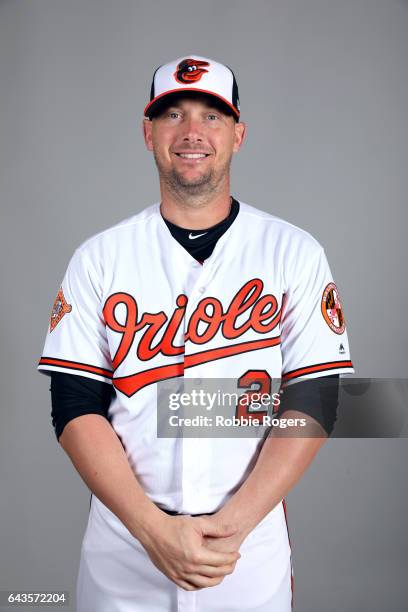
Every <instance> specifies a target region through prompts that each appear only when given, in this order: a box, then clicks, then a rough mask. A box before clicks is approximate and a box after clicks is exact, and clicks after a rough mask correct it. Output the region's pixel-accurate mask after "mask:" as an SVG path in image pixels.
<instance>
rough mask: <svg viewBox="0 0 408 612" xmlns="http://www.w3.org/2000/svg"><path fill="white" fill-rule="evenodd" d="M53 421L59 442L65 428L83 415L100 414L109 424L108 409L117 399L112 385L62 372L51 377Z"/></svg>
mask: <svg viewBox="0 0 408 612" xmlns="http://www.w3.org/2000/svg"><path fill="white" fill-rule="evenodd" d="M50 391H51V405H52V410H51V419H52V425H53V427H54V431H55V435H56V436H57V440H59V437H60V435H61V434H62V431H63V429H64V427H65V425H66V424H67V423H68V422H69V421H71V420H72V419H75V418H76V417H78V416H82V415H83V414H100V415H101V416H104V417H106V418H107V419H108V420H109V421H110V419H109V414H108V410H109V406H110V403H111V400H112V398H113V397H114V395H115V389H114V387H113V385H111V384H109V383H106V382H103V381H99V380H94V379H93V378H87V377H85V376H78V375H76V374H66V373H63V372H52V373H51V388H50Z"/></svg>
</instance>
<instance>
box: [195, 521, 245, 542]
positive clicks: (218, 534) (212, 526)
mask: <svg viewBox="0 0 408 612" xmlns="http://www.w3.org/2000/svg"><path fill="white" fill-rule="evenodd" d="M237 531H238V527H235V526H234V525H231V524H228V523H223V522H221V521H219V522H215V521H209V520H204V521H203V525H202V532H203V535H206V536H211V537H213V538H227V537H228V536H232V535H234V533H236V532H237Z"/></svg>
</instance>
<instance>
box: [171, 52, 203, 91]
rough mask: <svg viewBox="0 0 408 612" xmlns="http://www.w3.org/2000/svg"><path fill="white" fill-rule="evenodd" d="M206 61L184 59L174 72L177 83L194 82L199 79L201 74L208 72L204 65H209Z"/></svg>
mask: <svg viewBox="0 0 408 612" xmlns="http://www.w3.org/2000/svg"><path fill="white" fill-rule="evenodd" d="M209 65H210V64H209V63H208V62H204V61H202V60H196V59H191V58H188V59H184V60H182V61H181V62H180V63H179V65H178V66H177V70H176V72H175V73H174V78H175V79H176V81H177V82H178V83H182V84H183V85H184V84H185V83H196V82H197V81H199V80H200V79H201V77H202V76H203V74H205V73H206V72H208V70H206V69H205V66H209Z"/></svg>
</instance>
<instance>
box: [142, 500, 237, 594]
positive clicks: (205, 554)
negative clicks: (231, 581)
mask: <svg viewBox="0 0 408 612" xmlns="http://www.w3.org/2000/svg"><path fill="white" fill-rule="evenodd" d="M246 536H247V533H244V531H243V530H242V528H240V527H239V526H238V525H234V524H228V523H226V522H225V521H224V520H223V518H222V517H221V515H220V514H219V513H216V514H213V515H204V514H203V515H200V516H194V517H193V516H189V515H183V516H180V515H177V516H171V515H168V514H165V513H164V512H163V516H161V517H160V520H159V521H157V524H156V525H155V527H154V529H153V530H150V531H149V533H145V534H144V535H143V537H142V538H139V539H140V541H141V543H142V545H143V547H144V548H145V550H146V552H147V553H148V555H149V557H150V559H151V560H152V562H153V563H154V565H155V566H156V567H157V568H158V569H159V570H160V571H161V572H162V573H163V574H165V576H167V577H168V578H169V579H170V580H171V581H172V582H174V583H175V584H177V585H178V586H180V587H181V588H183V589H184V590H186V591H196V590H199V589H203V588H206V587H211V586H216V585H217V584H220V582H222V581H223V580H224V578H225V576H227V575H228V574H232V572H233V571H234V569H235V565H236V563H237V561H238V559H239V558H240V557H241V555H240V553H239V547H240V546H241V544H242V542H243V541H244V539H245V537H246Z"/></svg>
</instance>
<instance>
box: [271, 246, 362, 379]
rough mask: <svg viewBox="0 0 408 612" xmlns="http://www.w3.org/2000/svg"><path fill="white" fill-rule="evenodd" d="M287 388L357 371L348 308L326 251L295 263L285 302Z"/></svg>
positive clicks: (283, 341) (316, 251)
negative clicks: (345, 309) (345, 306)
mask: <svg viewBox="0 0 408 612" xmlns="http://www.w3.org/2000/svg"><path fill="white" fill-rule="evenodd" d="M281 352H282V384H283V385H285V384H289V381H292V382H295V381H296V380H303V379H305V378H316V377H319V376H328V375H331V374H339V375H340V376H341V375H342V374H344V373H352V372H354V368H353V364H352V362H351V358H350V350H349V343H348V337H347V331H346V324H345V318H344V310H343V306H342V303H341V300H340V295H339V291H338V288H337V286H336V284H335V282H334V280H333V276H332V273H331V271H330V267H329V264H328V262H327V258H326V255H325V252H324V250H323V248H322V247H321V246H320V245H319V247H318V248H317V249H313V251H312V253H310V251H308V253H303V254H302V257H299V258H297V260H296V263H295V265H293V267H292V270H291V272H289V278H288V280H287V288H286V292H285V295H284V297H283V303H282V318H281Z"/></svg>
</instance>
